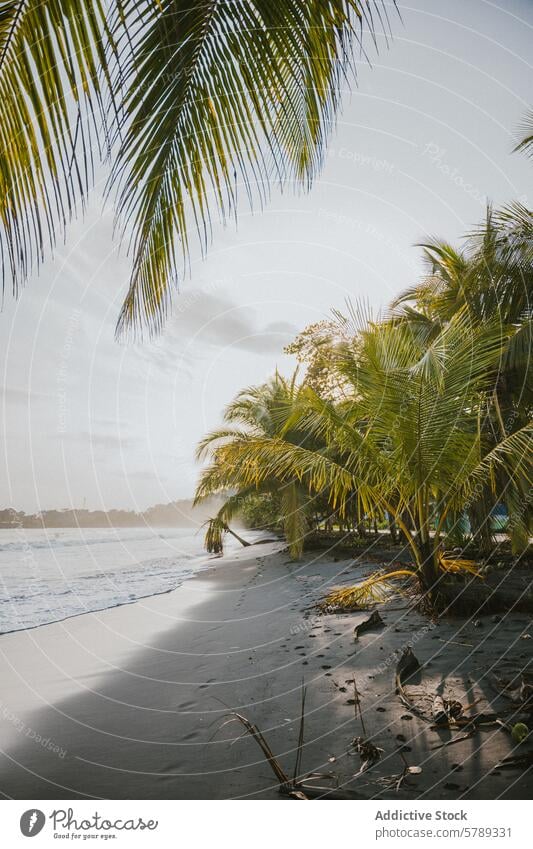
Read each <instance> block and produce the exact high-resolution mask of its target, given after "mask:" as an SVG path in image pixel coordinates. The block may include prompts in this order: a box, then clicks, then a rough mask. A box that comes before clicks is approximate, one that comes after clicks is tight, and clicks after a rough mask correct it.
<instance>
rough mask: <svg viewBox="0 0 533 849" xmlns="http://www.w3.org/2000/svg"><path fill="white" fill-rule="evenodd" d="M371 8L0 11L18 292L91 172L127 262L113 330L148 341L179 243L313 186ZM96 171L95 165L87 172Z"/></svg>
mask: <svg viewBox="0 0 533 849" xmlns="http://www.w3.org/2000/svg"><path fill="white" fill-rule="evenodd" d="M384 8H385V7H384V6H383V5H382V4H381V3H378V2H374V0H318V2H317V0H303V2H302V0H205V2H202V3H199V2H196V3H195V2H190V0H187V2H183V0H110V2H109V3H105V4H104V3H102V2H101V0H0V235H1V242H0V256H1V262H2V270H3V274H4V283H5V282H6V280H8V277H9V276H10V277H11V281H12V287H13V290H14V292H15V293H16V292H18V290H19V288H20V286H21V285H22V284H23V283H24V282H25V280H26V279H27V277H28V274H29V272H30V270H31V268H32V267H33V266H34V265H35V264H38V263H39V262H41V261H42V259H43V258H44V255H45V253H46V250H47V248H49V247H50V246H53V244H54V242H55V240H56V238H57V235H58V234H62V233H63V232H64V230H65V227H66V225H67V223H68V221H69V219H70V218H71V216H72V215H73V214H74V213H75V212H76V209H77V208H79V207H80V206H81V207H83V203H84V199H85V197H86V194H87V191H88V190H89V188H90V186H91V182H92V177H93V171H94V165H95V161H96V163H98V161H99V160H107V161H108V162H109V165H110V176H109V182H108V196H109V195H112V196H113V197H114V198H115V199H116V211H117V217H118V220H117V227H118V230H119V232H120V233H121V234H122V236H126V237H127V241H128V243H129V245H130V249H131V254H132V265H133V267H132V274H131V280H130V287H129V291H128V294H127V297H126V300H125V303H124V306H123V308H122V312H121V315H120V321H119V327H120V328H124V327H131V326H135V327H139V326H141V325H142V324H147V325H148V326H149V328H150V329H151V330H157V329H159V328H160V327H161V324H162V322H163V320H164V317H165V315H166V312H167V310H168V308H169V305H170V302H171V297H172V293H173V292H175V291H176V282H177V280H178V278H179V276H180V275H181V274H182V272H183V270H184V264H185V260H186V258H187V254H188V250H189V246H190V242H191V238H192V236H191V231H192V232H193V233H194V232H195V233H196V236H197V237H198V239H199V241H200V244H201V247H202V249H205V248H206V247H207V245H208V243H209V239H210V232H211V221H212V218H213V217H214V216H219V217H220V218H221V219H222V221H224V222H225V221H228V220H230V218H231V217H232V216H233V215H234V214H235V212H236V209H237V204H238V201H239V198H240V195H241V194H242V195H243V196H244V197H245V198H247V199H248V200H249V201H250V203H253V202H255V203H257V204H259V205H261V204H263V203H264V202H265V200H266V199H267V197H268V186H269V185H270V183H271V182H272V181H275V182H278V183H280V184H283V183H287V184H289V183H296V184H298V185H300V186H304V187H308V186H310V184H311V182H312V180H313V178H314V176H315V174H316V173H317V171H318V169H319V168H320V166H321V164H322V160H323V157H324V152H325V149H326V143H327V139H328V135H329V133H330V130H331V127H332V125H333V123H334V119H335V115H336V113H337V110H338V108H339V103H340V89H341V86H342V85H344V83H345V81H346V80H347V78H348V76H349V75H350V74H351V73H352V72H353V68H354V47H355V46H356V45H359V46H361V47H362V35H363V27H364V28H365V29H368V30H370V31H371V33H372V35H374V32H375V22H377V20H378V18H379V19H380V20H381V23H382V24H383V26H384V27H385V28H386V27H387V26H388V24H387V21H386V20H385V19H384V17H383V16H384V15H385V17H386V13H384V11H383V10H384ZM93 160H95V161H93Z"/></svg>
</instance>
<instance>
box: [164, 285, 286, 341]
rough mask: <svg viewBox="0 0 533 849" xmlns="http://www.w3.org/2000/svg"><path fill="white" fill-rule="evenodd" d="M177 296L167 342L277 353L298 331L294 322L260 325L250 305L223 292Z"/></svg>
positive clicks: (166, 334) (254, 310)
mask: <svg viewBox="0 0 533 849" xmlns="http://www.w3.org/2000/svg"><path fill="white" fill-rule="evenodd" d="M182 297H183V301H182V302H181V305H180V300H179V298H178V299H177V300H176V307H175V310H174V315H173V318H172V319H171V320H170V322H169V326H168V328H167V330H166V332H165V340H166V342H167V343H170V342H171V341H178V342H181V343H183V341H184V340H188V341H193V342H194V345H195V346H196V345H197V344H201V343H202V342H203V343H204V344H206V345H210V346H215V347H221V348H237V349H240V350H243V351H249V352H253V353H256V354H266V353H269V354H270V353H273V352H275V353H280V352H281V349H282V348H283V346H284V345H286V344H287V343H288V342H289V341H290V340H291V339H292V338H293V337H294V336H295V335H296V333H297V328H296V326H295V325H294V324H291V323H290V322H287V321H272V322H269V323H267V324H263V325H261V324H260V323H259V322H258V321H257V316H256V312H257V310H256V309H254V307H253V305H252V306H249V305H247V306H244V307H243V306H240V305H238V304H236V303H235V302H234V301H232V300H230V299H229V298H227V297H224V296H223V295H222V294H218V293H211V292H206V291H205V290H198V291H197V293H194V291H192V292H191V293H189V294H187V295H184V296H182Z"/></svg>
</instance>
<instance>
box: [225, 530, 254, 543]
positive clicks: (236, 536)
mask: <svg viewBox="0 0 533 849" xmlns="http://www.w3.org/2000/svg"><path fill="white" fill-rule="evenodd" d="M226 531H227V532H228V534H231V535H232V537H235V539H237V540H239V542H240V544H241V545H243V546H245V547H246V546H248V545H251V544H252V543H251V542H247V541H246V540H245V539H243V538H242V537H240V536H239V534H236V533H235V531H232V530H231V528H230V527H229V526H228V525H226Z"/></svg>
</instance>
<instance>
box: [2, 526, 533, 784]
mask: <svg viewBox="0 0 533 849" xmlns="http://www.w3.org/2000/svg"><path fill="white" fill-rule="evenodd" d="M281 548H282V546H281V543H269V544H265V545H259V546H258V545H255V546H252V547H250V548H247V549H243V550H242V552H240V553H239V554H238V555H237V556H235V557H232V558H231V559H229V558H228V559H226V558H222V559H215V560H213V561H212V563H213V565H212V568H211V569H210V570H208V571H206V572H203V573H202V574H201V575H200V576H198V577H196V578H193V579H191V580H188V581H185V582H184V583H183V584H182V586H180V587H179V588H178V589H177V590H175V591H172V592H170V593H167V594H164V595H159V596H154V597H151V598H148V599H143V600H141V601H138V602H136V603H134V604H130V605H126V606H122V607H118V608H114V609H110V610H105V611H101V612H98V613H90V614H89V613H88V614H84V615H81V616H77V617H73V618H71V619H67V620H65V621H63V622H59V623H54V624H51V625H44V626H41V627H38V628H34V629H31V630H28V631H25V632H19V633H14V634H7V635H4V636H2V637H0V664H1V666H0V680H1V682H2V684H1V698H0V748H1V751H2V755H1V758H0V791H1V793H2V795H3V796H4V797H5V798H15V799H46V798H110V799H119V798H138V799H143V798H161V799H167V798H168V799H172V798H175V799H189V798H197V799H219V798H223V799H228V798H243V797H244V798H264V799H268V798H279V794H278V790H277V787H276V782H275V779H274V776H273V774H272V771H271V769H270V767H269V765H268V763H267V762H266V761H265V759H264V758H263V756H262V755H261V752H260V750H259V747H258V746H257V743H256V742H255V741H254V740H253V739H252V738H251V737H250V736H249V735H247V734H245V735H244V736H243V731H244V729H243V727H242V726H241V725H240V724H238V723H235V722H231V723H227V724H225V723H226V720H227V719H228V716H229V714H230V713H231V711H238V712H240V713H241V714H243V715H244V716H246V717H247V718H248V719H249V720H250V721H251V722H254V723H256V724H257V725H258V727H259V728H260V729H261V731H262V732H263V734H264V735H265V737H266V738H267V740H268V742H269V744H270V746H271V748H272V750H273V752H274V753H275V754H276V755H277V756H278V757H279V759H280V762H281V763H282V764H283V766H284V768H285V769H286V771H287V772H289V773H290V772H292V767H293V763H294V758H295V749H296V745H297V739H298V729H299V715H300V700H301V686H302V681H305V684H306V686H307V701H306V716H305V745H304V749H303V758H302V770H303V771H304V772H306V773H307V772H311V771H320V772H332V773H334V774H335V776H336V782H337V783H338V786H339V787H340V788H342V789H343V791H344V792H349V793H351V794H353V795H354V796H356V797H361V798H363V797H364V798H378V797H379V798H405V799H415V798H423V799H448V800H451V799H458V798H472V799H474V798H485V799H486V798H491V799H495V798H500V797H503V798H520V799H525V798H529V797H530V796H531V791H532V789H533V774H532V772H531V770H529V771H528V770H526V769H524V768H522V769H511V770H509V769H500V770H496V771H492V770H493V767H494V766H495V764H497V763H498V761H499V760H500V759H501V758H502V757H505V756H507V755H509V754H510V753H511V752H512V750H513V743H512V740H511V737H510V735H509V733H508V732H507V731H506V730H505V729H503V728H501V727H498V726H491V727H488V728H486V729H482V730H480V731H478V732H477V733H475V734H474V735H472V736H471V737H469V738H466V739H463V740H460V741H459V742H456V743H453V744H452V745H445V746H443V745H442V744H446V743H449V742H450V741H451V740H453V739H454V738H459V737H461V736H462V733H463V732H462V731H460V730H458V731H449V730H434V729H432V727H431V723H429V722H427V721H425V720H424V719H423V718H421V717H420V716H418V715H416V712H413V711H410V710H409V709H408V708H406V706H405V705H404V704H402V703H401V701H400V700H399V698H398V696H397V695H396V693H395V684H394V676H395V668H396V660H397V654H395V652H398V651H400V650H401V649H402V648H404V647H405V646H406V645H408V644H411V645H412V647H413V650H414V652H415V654H416V656H417V657H418V659H419V661H420V663H421V664H422V670H421V672H420V674H419V675H418V677H417V678H414V679H413V681H412V682H411V685H410V687H409V688H408V689H409V694H410V697H411V698H412V699H413V700H414V701H415V702H416V704H417V705H418V707H419V708H421V710H422V712H424V711H428V712H430V710H431V704H432V701H433V697H434V694H435V693H438V692H440V693H441V694H442V695H443V696H444V697H445V698H448V699H451V698H455V699H458V700H459V701H461V702H462V703H463V705H465V706H466V705H472V704H473V703H475V708H468V709H467V713H469V712H471V711H475V712H479V711H486V712H491V711H498V710H499V709H500V708H501V707H505V706H507V708H508V707H509V704H511V703H510V702H509V700H508V699H506V698H504V697H502V696H501V695H498V694H497V686H496V684H495V681H501V680H504V681H509V680H511V679H513V678H514V677H515V676H516V675H518V674H519V672H520V671H521V670H524V669H527V668H528V667H529V668H531V658H532V655H533V640H532V639H530V638H529V635H531V636H533V629H532V628H531V617H530V615H528V614H526V613H517V612H514V613H513V614H512V615H505V614H504V615H501V616H494V615H486V616H481V617H478V619H477V620H476V622H475V623H474V622H473V621H471V620H465V619H443V620H441V621H439V622H437V623H432V622H431V621H430V620H429V619H427V618H425V617H424V616H422V615H421V614H420V613H419V612H417V611H416V610H413V609H411V607H410V605H409V603H408V602H407V601H406V600H405V599H401V598H395V599H392V600H391V601H389V602H388V603H387V604H385V605H383V606H382V607H380V614H381V616H382V618H383V620H384V623H385V624H384V627H383V628H380V629H377V630H372V631H368V632H366V633H363V634H361V636H360V637H359V639H358V640H357V641H354V635H353V630H354V627H355V626H356V625H357V624H359V623H360V622H362V621H363V620H364V619H366V618H368V615H369V614H368V613H367V612H358V613H351V614H342V615H325V616H317V614H316V612H315V611H314V610H313V607H312V606H313V604H314V603H315V602H316V601H317V600H318V599H319V598H321V597H322V596H323V595H324V593H325V592H326V591H327V590H328V589H329V588H331V587H333V586H338V585H340V584H344V583H349V582H355V581H356V580H357V579H358V578H360V577H361V576H362V575H364V574H367V573H368V572H369V570H370V569H371V568H374V565H373V564H372V565H370V564H368V563H366V564H364V563H355V562H354V561H353V559H352V560H343V559H339V556H333V555H328V554H324V553H322V552H321V553H317V554H314V555H313V554H311V555H307V556H306V557H305V559H304V560H303V561H301V562H299V563H291V562H290V561H289V558H288V556H287V554H286V552H284V551H283V550H280V549H281ZM354 674H355V676H356V680H357V686H358V689H359V692H360V695H361V706H362V711H363V720H364V724H365V729H366V733H367V737H371V738H372V741H373V743H374V744H375V745H376V746H378V747H380V748H381V749H383V753H382V757H381V760H380V761H379V762H378V763H377V764H376V765H375V766H373V767H372V768H371V769H370V770H368V771H366V772H364V773H363V774H362V775H356V774H357V772H358V770H359V767H360V758H359V756H357V755H355V754H354V753H353V750H352V748H351V742H352V740H353V738H354V737H355V736H359V735H361V733H362V731H361V725H360V722H356V719H355V717H354V704H353V684H352V683H351V679H352V678H353V676H354ZM400 748H402V750H403V754H404V758H405V759H406V762H407V763H408V764H409V765H412V766H418V767H420V768H421V771H420V772H418V773H417V774H413V775H410V776H409V777H408V778H407V779H406V780H405V781H403V782H402V783H401V785H400V787H399V789H398V790H396V786H395V780H394V778H392V777H394V776H396V777H397V776H398V775H399V774H401V773H402V770H403V767H404V762H403V761H402V758H401V756H400V754H399V749H400Z"/></svg>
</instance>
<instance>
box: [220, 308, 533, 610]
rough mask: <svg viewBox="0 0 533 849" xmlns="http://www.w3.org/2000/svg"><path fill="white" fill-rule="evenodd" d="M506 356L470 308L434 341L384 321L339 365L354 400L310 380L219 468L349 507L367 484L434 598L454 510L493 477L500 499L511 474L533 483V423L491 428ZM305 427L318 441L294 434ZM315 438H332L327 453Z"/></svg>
mask: <svg viewBox="0 0 533 849" xmlns="http://www.w3.org/2000/svg"><path fill="white" fill-rule="evenodd" d="M501 353H502V333H501V328H500V327H499V326H498V325H492V324H487V325H485V326H479V325H476V324H475V323H473V322H472V321H471V319H470V318H469V317H468V316H467V315H466V314H465V312H464V311H461V312H459V313H457V314H456V315H455V316H453V318H452V319H451V320H450V321H449V322H448V323H447V324H446V326H445V327H443V328H442V330H441V331H440V332H439V333H438V334H436V335H435V336H434V338H433V339H432V340H431V342H429V343H428V341H427V338H426V332H425V331H424V332H422V333H419V334H417V333H415V332H413V328H412V326H410V325H409V324H407V323H404V322H401V321H400V322H394V321H392V322H391V321H384V322H378V323H374V324H372V325H370V326H369V327H368V328H367V329H366V330H364V331H362V332H360V335H359V338H358V341H357V344H354V345H350V346H347V347H346V348H345V351H344V354H342V352H341V353H340V355H339V356H338V358H337V361H336V362H335V363H334V364H333V367H334V368H337V369H339V371H340V372H341V373H342V375H343V377H344V378H345V379H346V380H349V381H350V382H351V386H352V395H351V398H350V399H349V400H346V401H342V402H339V403H335V402H332V401H325V400H324V399H322V398H320V397H319V396H318V395H317V394H316V393H315V392H313V391H312V390H311V389H308V388H305V387H303V388H301V389H300V390H299V392H298V397H297V399H295V403H294V412H293V414H292V415H291V416H289V417H288V418H286V420H285V424H284V427H283V430H282V431H281V435H280V436H277V437H276V438H274V439H272V438H269V439H268V440H265V439H262V438H252V439H243V440H240V441H239V440H235V439H230V441H229V442H228V443H227V444H226V446H225V449H224V453H223V454H221V455H220V457H219V463H218V464H217V465H219V466H223V467H224V468H225V469H231V470H232V471H231V473H230V474H231V475H234V474H237V475H238V479H239V483H240V486H241V487H242V488H243V489H245V488H246V487H248V486H254V487H260V486H262V485H263V483H265V482H267V481H271V480H276V481H277V482H281V483H286V482H294V481H296V482H299V483H301V484H302V485H303V486H304V487H305V488H306V489H307V490H308V491H309V493H310V494H311V495H313V494H323V493H324V492H325V493H327V495H328V499H329V502H330V504H331V506H332V508H333V509H336V510H339V511H340V512H341V513H342V514H344V515H346V514H348V512H349V511H350V510H351V504H352V497H353V493H354V492H357V495H358V498H359V499H361V501H362V503H363V505H364V508H365V510H366V511H367V512H368V513H370V514H372V515H375V516H379V517H380V518H381V517H383V516H384V514H385V513H387V514H389V516H392V517H393V518H394V520H395V522H396V524H397V525H398V527H399V528H400V529H401V530H402V532H403V534H404V536H405V538H406V539H407V541H408V544H409V546H410V548H411V551H412V554H413V559H414V563H415V569H416V572H417V574H418V576H419V579H420V582H421V584H422V587H423V589H424V590H425V591H426V592H428V593H429V594H432V595H434V594H435V592H436V590H437V587H438V581H439V576H440V574H441V570H442V568H447V567H448V565H450V564H447V562H446V561H445V560H443V558H442V556H441V551H440V536H441V532H442V530H443V527H444V523H445V522H446V520H447V518H448V516H449V515H451V514H452V513H453V512H456V513H457V512H460V511H462V510H463V509H465V507H466V506H468V504H469V502H470V501H471V500H472V499H474V500H475V499H476V498H477V493H478V489H479V487H485V485H486V483H487V481H488V482H489V484H490V486H491V487H492V491H493V498H494V500H495V501H497V500H498V499H499V497H500V496H501V493H500V492H497V491H496V485H497V484H496V482H497V479H498V473H499V472H500V471H502V472H503V473H504V476H505V479H506V481H507V488H508V489H509V490H512V491H513V494H514V497H515V498H516V499H518V498H520V497H521V496H523V489H522V487H523V486H527V488H528V490H529V488H530V487H531V485H532V483H533V473H532V470H531V459H530V458H531V450H532V448H533V424H532V423H531V422H528V423H527V424H526V425H525V426H523V427H520V428H518V429H516V430H513V432H512V433H510V434H509V435H506V436H505V437H502V438H501V439H500V441H499V442H498V443H497V445H496V446H493V445H491V444H490V443H488V442H487V440H486V439H485V435H484V431H483V429H482V428H481V427H480V421H481V419H482V417H483V414H484V409H485V408H486V403H487V397H488V396H489V395H490V394H491V391H492V386H491V379H490V375H491V370H492V369H494V368H495V366H496V364H497V363H498V361H499V358H500V357H501ZM294 428H296V429H298V430H299V431H300V432H303V433H305V434H306V441H304V442H302V441H301V440H295V441H292V440H291V441H290V440H288V439H286V438H284V436H285V434H287V433H289V432H291V431H292V430H293V429H294ZM313 439H314V440H316V441H318V442H322V443H323V444H324V447H323V448H321V449H319V450H316V448H315V447H314V446H313V445H312V444H311V440H313ZM226 480H227V478H224V482H226ZM520 521H521V522H522V524H523V523H524V521H525V517H524V516H522V517H520V516H517V522H520ZM452 565H453V564H452Z"/></svg>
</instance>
